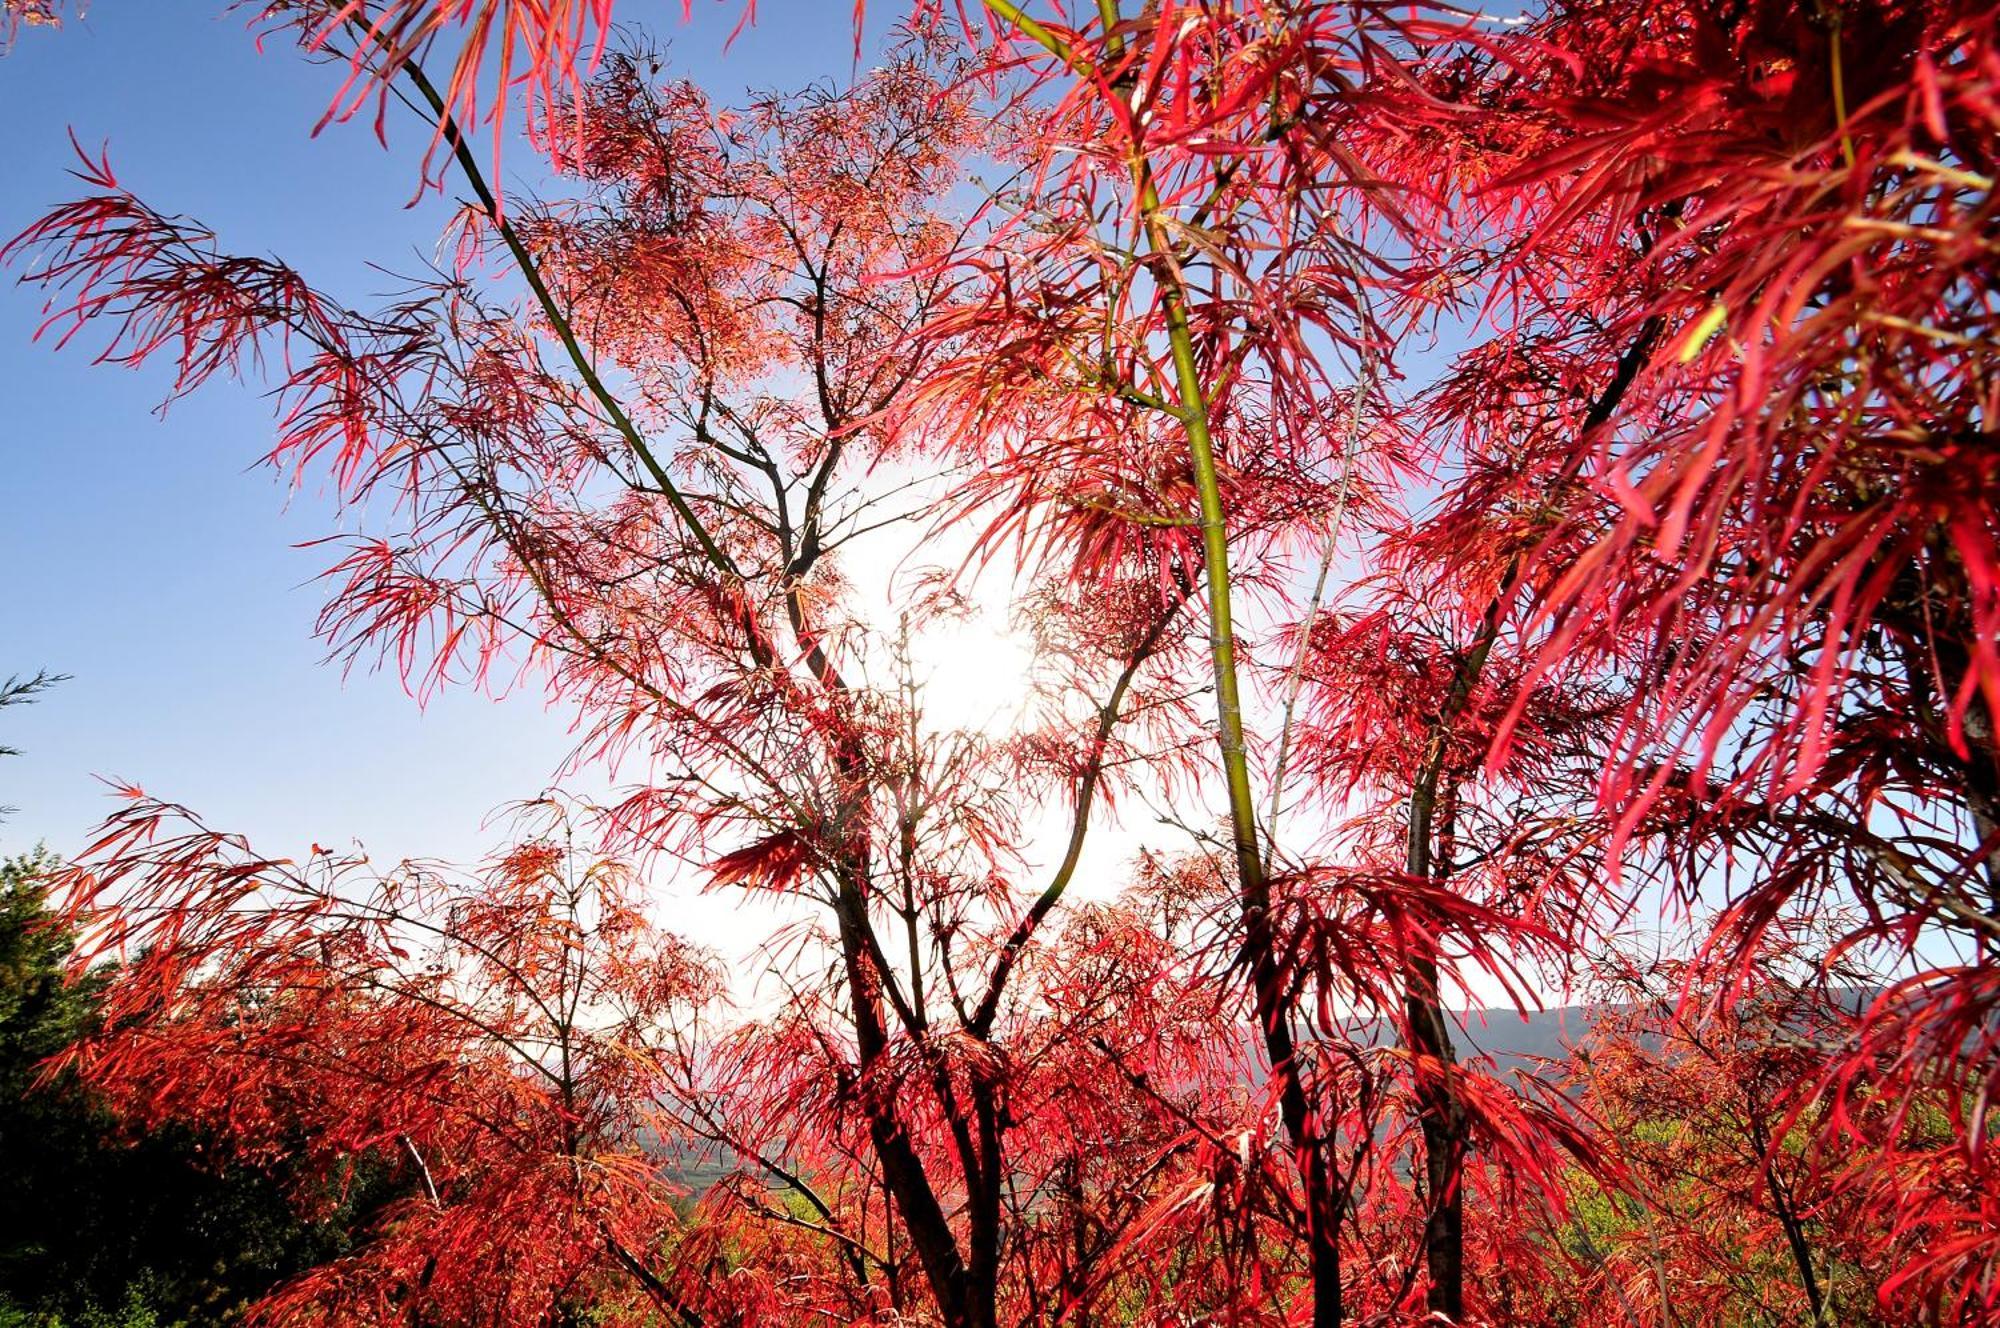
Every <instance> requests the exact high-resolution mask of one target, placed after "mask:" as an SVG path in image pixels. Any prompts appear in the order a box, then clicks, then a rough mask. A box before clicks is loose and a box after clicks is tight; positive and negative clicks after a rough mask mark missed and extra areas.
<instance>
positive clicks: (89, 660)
mask: <svg viewBox="0 0 2000 1328" xmlns="http://www.w3.org/2000/svg"><path fill="white" fill-rule="evenodd" d="M652 2H653V4H654V5H655V6H656V7H657V10H658V14H657V20H658V22H657V26H656V27H655V28H654V29H653V31H654V32H655V33H656V34H657V35H660V36H663V37H668V38H670V39H671V42H672V46H671V51H672V56H673V63H674V65H675V66H676V67H677V69H678V70H680V71H681V72H684V73H688V74H690V75H692V76H694V77H695V78H697V79H698V80H699V81H701V82H702V83H703V84H705V85H706V86H708V87H709V88H710V89H711V90H712V91H714V92H715V93H717V95H718V96H719V97H721V98H722V99H723V100H732V99H734V98H735V97H736V96H739V95H740V94H741V93H742V91H743V90H744V89H745V88H748V87H755V88H773V87H778V88H782V87H791V86H796V85H798V84H801V83H803V82H806V81H809V80H810V79H812V78H815V77H825V76H833V77H841V76H845V75H846V74H847V73H849V72H850V71H851V69H852V61H853V38H852V31H851V28H850V27H849V23H850V21H851V12H852V10H851V6H850V5H848V4H846V3H845V0H762V3H761V4H760V5H759V6H758V9H759V14H760V21H759V24H758V26H757V27H756V28H755V29H753V30H751V31H750V32H748V33H746V34H745V35H744V36H743V37H742V38H740V39H739V40H738V41H737V42H736V43H735V44H734V45H733V46H732V47H730V49H729V50H728V51H727V52H726V53H725V52H724V50H723V43H724V39H725V38H726V37H727V36H728V35H729V32H730V30H731V28H732V27H733V26H734V24H735V22H736V19H737V18H738V16H739V14H740V10H739V8H738V2H739V0H708V3H706V4H705V5H698V6H697V13H696V18H695V21H694V23H693V24H692V25H688V26H684V25H682V24H681V23H680V20H679V10H680V4H679V0H652ZM223 7H224V0H171V2H163V0H94V2H93V3H92V5H91V6H90V9H89V13H88V15H87V17H86V18H85V19H84V20H83V21H81V22H73V23H71V24H70V25H69V26H68V27H66V28H65V29H63V30H62V31H60V32H48V31H44V30H39V29H31V30H28V31H25V32H24V33H23V34H22V35H21V38H20V40H19V41H18V42H17V43H16V45H15V47H14V49H13V50H12V52H11V53H10V54H8V55H6V56H5V57H4V58H0V123H4V124H5V125H6V126H7V134H6V152H5V155H4V158H0V232H4V233H5V234H6V235H12V234H14V233H16V232H18V231H19V230H20V229H21V228H22V226H24V225H25V224H26V223H27V222H28V221H30V220H31V219H32V218H33V217H34V216H36V215H38V214H39V213H40V212H41V211H43V210H44V209H45V208H47V207H48V206H49V205H51V204H53V203H55V202H58V201H61V200H63V199H66V198H68V197H70V196H72V195H73V194H74V193H75V192H77V188H78V186H77V185H76V182H74V181H72V180H70V179H68V177H67V176H66V175H65V171H66V170H67V169H68V167H69V166H70V164H71V163H72V161H73V158H72V155H71V150H70V147H69V143H68V139H67V133H66V131H67V130H72V129H73V130H74V131H75V133H76V135H77V137H78V139H80V140H81V141H82V142H83V143H85V144H86V145H89V146H92V147H93V148H94V147H95V146H96V145H97V144H98V143H100V142H101V141H104V140H108V141H109V146H110V151H111V160H112V164H113V165H114V166H115V167H116V168H117V170H118V172H119V174H120V177H121V179H123V180H124V181H125V183H126V184H128V185H129V186H130V187H131V188H133V189H134V190H135V192H137V193H138V194H140V195H141V196H142V197H144V198H146V199H147V200H148V201H150V202H151V203H152V204H153V205H154V206H156V207H159V208H161V209H162V210H165V211H169V212H185V213H188V214H190V215H192V216H194V217H197V218H199V219H200V220H201V221H203V222H204V223H205V224H207V225H208V226H209V227H211V228H212V229H214V230H215V231H216V232H217V233H218V234H219V235H220V236H221V237H222V240H223V243H224V244H225V246H226V247H228V248H230V249H233V250H237V251H241V252H252V253H255V252H267V253H273V254H277V255H280V256H282V257H283V258H285V259H286V260H287V261H289V262H291V263H292V264H293V265H294V266H296V267H298V268H300V269H301V270H302V271H304V272H305V273H306V274H307V275H308V276H309V277H310V278H312V279H313V280H314V281H315V282H316V283H318V284H321V285H323V286H325V287H327V288H329V289H331V290H332V291H334V292H335V293H337V294H341V295H344V296H347V297H349V298H353V299H356V300H359V301H365V299H366V297H367V296H369V295H370V294H372V293H375V292H378V291H381V290H383V289H386V288H389V287H390V286H391V285H392V283H391V281H390V279H389V278H387V277H384V276H383V275H381V274H380V273H377V272H373V271H371V270H370V269H369V267H368V264H370V263H371V262H376V263H383V264H386V265H388V266H390V267H392V268H394V267H399V266H400V267H402V268H404V269H409V268H412V267H414V266H415V262H414V260H415V258H416V256H417V255H420V254H425V253H428V252H430V250H431V248H432V245H433V243H434V241H435V238H436V234H437V230H438V226H439V224H440V222H441V220H442V217H443V215H444V212H443V209H442V207H441V206H440V205H439V204H438V203H437V202H436V201H435V200H432V201H430V202H428V203H426V204H424V205H420V206H418V207H417V208H414V209H409V208H406V207H405V204H406V203H407V202H408V201H409V199H410V196H411V193H412V190H413V186H414V183H415V178H416V177H415V162H416V160H417V157H418V155H419V154H420V152H421V149H422V147H423V143H424V136H423V134H422V132H421V130H420V129H418V128H416V127H414V126H413V125H412V124H411V123H409V122H400V123H399V122H397V121H395V120H393V119H392V132H391V136H390V147H389V150H388V151H386V152H385V151H384V150H383V149H382V148H381V146H380V145H378V144H377V143H376V141H375V139H374V137H373V135H372V134H371V133H370V132H369V131H368V128H367V126H366V125H365V124H364V123H360V122H357V123H355V124H352V125H347V126H336V127H333V128H330V129H329V130H327V131H326V132H325V133H323V134H322V135H320V137H319V138H317V139H313V138H311V137H310V130H311V128H312V126H313V124H314V123H315V122H316V121H317V119H318V118H319V114H320V112H321V111H322V110H323V109H324V106H325V104H326V101H327V98H328V97H329V95H330V93H331V91H332V89H333V88H334V87H335V86H336V85H337V78H336V77H335V74H334V72H333V71H330V70H328V69H325V68H316V67H314V66H311V65H309V64H307V63H305V62H303V61H302V60H301V59H299V58H298V57H297V56H296V55H295V54H294V53H293V52H292V51H290V50H289V49H285V48H282V47H280V46H278V45H276V44H274V45H273V47H272V49H271V50H270V51H269V52H268V53H266V54H262V55H260V54H259V53H258V52H257V50H256V48H255V45H254V43H253V41H252V38H251V36H250V34H249V33H248V31H247V30H246V29H245V26H244V21H243V18H244V16H243V14H242V13H241V12H238V13H236V14H226V13H222V12H220V11H221V10H222V9H223ZM880 8H881V7H878V10H879V9H880ZM646 9H647V5H646V4H645V3H638V4H633V5H628V6H626V7H625V8H624V10H623V11H622V12H624V13H627V14H631V15H634V16H638V17H648V16H647V15H646V13H645V11H646ZM398 130H400V132H397V131H398ZM525 160H526V159H525V157H524V156H523V155H521V154H516V156H515V157H514V158H513V161H514V162H515V163H516V166H517V168H518V166H519V165H520V164H522V163H524V162H525ZM40 310H41V297H40V295H39V294H38V293H37V292H36V291H34V290H32V289H29V288H24V287H19V286H16V285H14V284H13V281H12V274H8V276H7V278H6V279H5V280H4V281H0V510H4V519H0V569H4V570H0V677H4V676H5V675H7V674H9V673H27V672H32V671H34V670H35V669H38V668H46V669H50V670H54V671H59V672H64V673H68V674H71V675H73V676H72V680H71V681H69V682H66V683H64V684H63V685H62V686H61V687H59V688H57V689H56V690H54V691H52V692H50V693H48V694H47V695H46V696H45V698H44V699H43V700H42V701H41V702H39V703H38V704H36V705H33V706H29V707H22V708H15V709H9V710H7V711H5V712H0V744H4V745H6V746H11V747H18V748H21V749H23V752H24V755H22V756H20V757H14V758H8V759H6V760H0V804H12V805H14V806H16V807H17V808H18V809H19V810H18V811H17V812H16V813H15V814H14V816H13V817H12V819H11V820H10V821H8V822H7V823H5V824H0V852H13V851H18V850H21V849H25V848H27V847H29V846H31V845H32V844H34V843H35V842H36V841H38V840H46V841H47V842H48V843H49V845H50V847H52V848H55V849H57V850H58V851H65V850H73V849H75V848H76V847H78V846H79V845H80V844H81V843H82V842H83V839H84V836H85V834H86V832H87V831H88V829H89V827H90V826H92V825H93V824H95V823H96V822H97V820H98V819H99V818H100V817H101V816H102V815H103V814H104V812H105V811H107V810H108V809H109V807H110V805H111V804H110V803H109V801H108V800H107V798H106V796H105V790H104V787H103V786H102V785H101V784H99V783H98V782H97V780H96V778H95V776H107V777H116V778H119V779H126V780H132V781H136V782H138V783H140V784H142V785H144V786H145V787H146V788H147V790H148V791H149V792H153V793H155V794H158V795H160V796H163V797H168V798H171V799H173V800H176V801H180V802H185V803H187V804H189V805H191V806H193V807H195V808H197V809H198V810H199V811H201V812H202V814H203V815H204V816H205V817H206V818H208V819H209V820H210V821H211V822H212V823H213V824H216V825H218V826H222V827H226V828H230V829H237V830H242V831H244V832H247V833H249V834H250V835H251V836H252V837H253V839H254V840H255V841H256V842H257V843H258V844H259V845H260V847H263V848H264V849H265V850H266V851H273V852H290V851H293V850H296V849H300V848H303V847H304V845H305V844H306V843H307V842H309V841H314V840H317V841H319V842H322V843H327V844H336V843H341V844H344V843H347V842H349V841H352V840H360V841H362V842H364V843H365V844H366V845H367V847H368V848H369V850H370V851H371V853H373V854H374V855H375V856H376V857H377V858H378V860H382V859H393V858H395V857H400V856H404V855H421V856H437V857H446V858H453V859H459V860H464V859H467V858H471V857H476V856H477V855H478V854H479V853H480V852H481V851H482V850H484V849H485V848H488V847H490V846H491V844H492V840H493V835H492V834H491V833H488V832H486V831H484V830H482V827H481V822H482V820H483V819H484V817H485V816H486V814H487V813H488V812H489V811H491V810H492V809H493V808H494V807H496V806H498V805H500V804H502V803H504V802H506V801H507V800H509V799H513V798H519V797H526V796H531V795H533V794H535V793H536V792H538V791H539V790H540V789H542V788H543V787H544V786H545V785H546V784H547V783H548V782H549V780H550V777H551V775H552V774H553V773H554V770H555V767H556V766H557V764H558V763H559V762H560V760H561V758H562V756H563V755H564V753H565V752H566V750H567V724H568V719H567V716H566V715H563V714H561V713H555V712H551V711H549V710H548V709H547V708H545V706H544V705H543V702H542V700H541V697H540V696H539V695H538V694H536V693H534V692H533V691H532V689H530V690H529V691H528V692H525V693H523V694H520V695H516V696H512V697H509V698H507V699H505V700H504V701H501V702H498V703H495V702H493V701H491V700H487V699H485V698H482V697H479V696H475V695H470V694H466V693H462V692H460V693H447V694H445V695H444V696H442V697H440V698H438V699H436V700H434V701H432V702H431V703H430V705H429V706H428V708H426V709H422V710H420V709H419V708H418V706H417V705H416V703H415V702H414V701H412V700H411V699H410V698H409V697H408V696H406V695H405V694H404V692H403V689H402V686H401V684H400V682H398V681H397V680H396V679H394V678H393V677H387V676H380V675H368V674H363V673H358V672H357V673H355V674H354V675H352V676H351V677H347V678H345V679H343V677H342V675H341V672H340V670H339V669H338V668H337V667H333V666H329V665H326V664H323V663H322V662H321V658H322V652H321V648H320V647H319V645H318V644H317V643H316V642H315V641H314V640H313V638H312V622H313V618H314V615H315V613H316V612H317V609H318V607H319V603H320V596H319V591H318V589H317V588H316V587H315V586H314V585H313V584H312V581H313V578H314V577H315V575H316V574H317V573H318V572H319V571H320V570H321V567H322V563H323V561H324V556H323V554H320V553H315V552H314V551H313V550H310V549H301V548H298V547H296V546H297V545H298V544H299V543H300V542H302V541H305V540H310V539H313V538H315V537H317V536H321V535H325V534H328V533H330V532H332V531H334V530H335V529H337V528H338V527H337V525H336V518H335V516H334V515H333V513H332V512H331V510H330V507H329V504H328V503H327V502H326V501H325V500H324V496H323V495H322V494H320V493H318V492H315V491H314V490H312V489H310V488H308V489H306V490H304V491H301V492H298V493H288V492H287V490H286V488H285V486H284V484H283V483H282V482H281V481H280V480H279V479H278V478H277V477H276V476H274V475H272V474H271V473H270V472H268V471H264V470H260V469H257V468H255V467H254V461H255V459H256V457H258V456H259V455H261V454H262V451H263V450H264V448H265V447H267V446H268V440H269V436H270V431H271V430H270V414H269V410H268V404H267V403H266V402H265V401H264V400H263V399H262V397H261V394H260V390H259V389H258V388H256V387H254V386H248V387H239V386H235V385H231V384H228V383H216V384H212V385H210V386H209V387H208V388H206V389H204V390H203V391H202V392H200V393H198V394H196V395H195V396H193V397H191V398H189V399H187V400H184V401H181V402H178V403H176V404H175V405H174V406H173V408H172V409H171V410H170V411H168V412H167V413H166V415H165V417H164V418H160V417H158V416H156V415H155V414H154V413H153V410H154V408H155V407H156V406H157V405H158V404H159V402H160V399H161V397H162V396H163V394H164V392H165V389H166V379H165V377H164V376H163V375H162V373H160V372H158V371H156V370H143V371H137V372H134V371H130V370H125V369H119V368H113V367H108V366H98V365H93V364H92V363H91V356H92V354H93V353H94V347H93V346H91V345H89V344H88V343H87V342H86V341H85V340H84V339H81V338H80V339H79V341H78V342H77V343H74V344H73V345H72V346H71V347H70V348H69V349H68V350H66V351H64V352H62V353H60V354H57V353H55V352H54V351H53V350H52V349H51V347H50V346H49V345H48V344H47V343H44V344H41V345H33V344H30V337H31V335H32V333H33V331H34V328H35V326H36V324H37V323H38V322H39V320H40Z"/></svg>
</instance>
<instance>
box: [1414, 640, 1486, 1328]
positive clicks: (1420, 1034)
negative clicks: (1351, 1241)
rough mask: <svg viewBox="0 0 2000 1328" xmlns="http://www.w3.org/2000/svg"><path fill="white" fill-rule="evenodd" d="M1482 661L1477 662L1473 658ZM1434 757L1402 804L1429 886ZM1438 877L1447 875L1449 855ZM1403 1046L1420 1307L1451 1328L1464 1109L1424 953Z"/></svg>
mask: <svg viewBox="0 0 2000 1328" xmlns="http://www.w3.org/2000/svg"><path fill="white" fill-rule="evenodd" d="M1480 658H1482V659H1483V655H1481V656H1480ZM1436 742H1437V756H1436V757H1435V758H1434V760H1433V761H1431V762H1429V763H1427V767H1426V771H1425V775H1426V778H1423V779H1419V781H1418V783H1417V787H1416V789H1415V790H1414V791H1413V793H1412V794H1411V797H1410V830H1409V833H1410V838H1409V849H1408V858H1407V861H1406V862H1405V869H1406V870H1407V871H1408V873H1409V874H1410V875H1411V876H1412V877H1414V878H1416V879H1417V880H1423V881H1429V880H1432V879H1433V877H1434V876H1436V875H1437V873H1438V872H1439V870H1440V868H1439V863H1438V862H1437V860H1436V859H1435V858H1434V856H1433V854H1432V851H1431V846H1432V835H1433V833H1434V830H1435V831H1441V835H1440V837H1441V839H1442V840H1443V842H1444V843H1445V844H1447V845H1449V844H1450V842H1451V827H1452V824H1453V821H1454V810H1453V808H1454V804H1455V802H1456V799H1457V793H1456V790H1455V789H1446V790H1444V791H1443V792H1442V794H1440V792H1439V789H1438V775H1439V773H1440V772H1441V767H1442V763H1443V760H1444V755H1443V745H1444V739H1443V738H1442V736H1440V737H1439V738H1437V739H1436ZM1441 856H1442V857H1443V858H1445V859H1446V861H1444V863H1443V865H1442V870H1443V871H1445V872H1449V871H1450V868H1451V864H1450V862H1449V857H1450V850H1449V848H1447V849H1446V852H1445V853H1444V854H1443V855H1441ZM1404 983H1405V985H1404V1000H1403V1004H1404V1010H1403V1015H1404V1023H1405V1029H1404V1037H1405V1039H1406V1042H1405V1045H1406V1046H1407V1048H1408V1050H1409V1051H1410V1052H1411V1054H1412V1057H1413V1059H1414V1060H1415V1062H1416V1066H1417V1070H1416V1096H1417V1109H1418V1112H1419V1124H1420V1127H1421V1129H1422V1131H1423V1136H1424V1195H1425V1197H1426V1199H1428V1200H1429V1204H1430V1209H1429V1212H1428V1213H1426V1214H1425V1217H1424V1267H1425V1270H1426V1271H1427V1272H1428V1274H1429V1283H1430V1285H1429V1287H1428V1289H1427V1290H1426V1291H1425V1293H1424V1304H1425V1306H1426V1307H1427V1308H1429V1309H1430V1310H1431V1311H1432V1312H1433V1313H1435V1314H1442V1315H1444V1316H1445V1317H1447V1318H1449V1319H1450V1320H1452V1321H1453V1322H1454V1323H1455V1322H1457V1321H1458V1320H1460V1319H1462V1318H1464V1317H1465V1185H1464V1179H1465V1177H1464V1170H1465V1151H1466V1139H1465V1133H1466V1132H1465V1108H1464V1105H1463V1104H1462V1103H1461V1102H1460V1101H1459V1096H1458V1089H1457V1086H1456V1085H1455V1084H1454V1083H1453V1081H1452V1067H1453V1065H1454V1064H1456V1061H1457V1054H1456V1051H1455V1049H1454V1048H1453V1046H1452V1041H1451V1026H1450V1024H1449V1023H1448V1021H1447V1019H1446V1016H1445V1012H1444V1000H1443V997H1442V995H1441V994H1440V993H1439V991H1438V965H1437V957H1436V955H1435V954H1434V953H1433V952H1431V951H1430V950H1429V948H1428V947H1426V949H1425V951H1424V952H1423V953H1420V954H1418V955H1416V956H1414V957H1413V958H1412V960H1411V962H1410V966H1409V970H1408V972H1407V973H1406V974H1405V976H1404Z"/></svg>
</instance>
